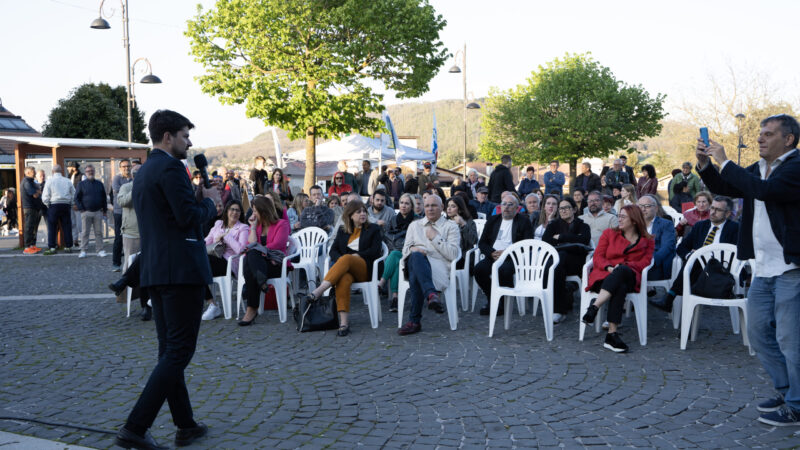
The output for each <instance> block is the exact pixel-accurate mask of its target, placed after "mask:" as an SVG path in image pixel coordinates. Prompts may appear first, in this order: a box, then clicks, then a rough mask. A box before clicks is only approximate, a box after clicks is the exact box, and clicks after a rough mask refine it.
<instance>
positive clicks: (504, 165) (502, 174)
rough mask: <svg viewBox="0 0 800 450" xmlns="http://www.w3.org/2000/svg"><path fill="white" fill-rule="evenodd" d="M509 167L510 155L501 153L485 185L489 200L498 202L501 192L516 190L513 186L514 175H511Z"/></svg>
mask: <svg viewBox="0 0 800 450" xmlns="http://www.w3.org/2000/svg"><path fill="white" fill-rule="evenodd" d="M510 167H511V157H510V156H508V155H503V157H502V158H500V164H498V165H497V167H496V168H495V169H494V171H493V172H492V175H491V176H490V177H489V184H487V185H486V187H488V188H489V201H491V202H494V203H500V197H501V195H502V193H503V192H506V191H512V192H516V191H517V189H516V188H515V187H514V177H513V176H512V175H511V170H510V169H509V168H510Z"/></svg>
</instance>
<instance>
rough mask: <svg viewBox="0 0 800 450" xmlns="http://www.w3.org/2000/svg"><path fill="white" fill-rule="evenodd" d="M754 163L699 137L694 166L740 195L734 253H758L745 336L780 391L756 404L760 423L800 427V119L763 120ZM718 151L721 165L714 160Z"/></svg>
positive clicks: (714, 187)
mask: <svg viewBox="0 0 800 450" xmlns="http://www.w3.org/2000/svg"><path fill="white" fill-rule="evenodd" d="M760 126H761V130H760V132H759V135H758V154H759V156H761V159H760V160H759V161H758V162H756V163H755V164H753V165H751V166H750V167H747V168H744V167H739V166H738V165H737V164H736V163H734V162H733V161H730V160H729V159H728V157H727V155H726V154H725V148H724V147H722V145H721V144H719V143H718V142H714V141H710V142H709V144H710V145H708V146H707V145H705V144H704V143H703V141H702V140H700V139H698V140H697V151H696V156H697V166H698V167H697V168H698V173H699V174H700V177H701V178H702V179H703V181H704V182H705V183H706V186H707V187H708V188H709V190H710V191H711V192H715V193H717V194H722V195H729V196H731V197H737V198H742V199H743V200H744V207H743V209H742V221H741V225H740V230H739V239H738V241H737V246H736V247H737V252H736V257H737V258H739V259H753V260H754V261H753V264H752V267H753V279H752V282H751V283H750V290H749V291H748V292H747V315H748V321H747V335H748V337H749V338H750V345H751V348H752V349H753V350H755V352H756V355H758V359H759V360H760V361H761V364H762V365H763V366H764V369H765V370H766V372H767V373H768V374H769V375H770V377H771V378H772V383H773V387H774V388H775V390H776V391H777V392H778V395H777V396H776V397H773V398H770V399H767V400H765V401H763V402H761V403H759V404H758V405H757V406H758V408H757V409H758V410H759V412H761V413H762V414H761V416H760V417H759V418H758V420H759V421H760V422H763V423H766V424H767V425H772V426H798V425H800V333H798V332H797V324H798V322H800V239H798V238H797V235H798V233H799V232H800V197H798V196H797V193H798V192H800V155H798V151H797V142H798V138H800V125H799V124H798V123H797V120H796V119H795V118H794V117H792V116H789V115H786V114H778V115H775V116H770V117H767V118H766V119H764V120H762V121H761V124H760ZM709 157H713V158H714V160H715V161H716V162H717V164H719V165H720V168H719V170H718V169H717V168H716V167H714V166H713V165H711V164H710V161H709Z"/></svg>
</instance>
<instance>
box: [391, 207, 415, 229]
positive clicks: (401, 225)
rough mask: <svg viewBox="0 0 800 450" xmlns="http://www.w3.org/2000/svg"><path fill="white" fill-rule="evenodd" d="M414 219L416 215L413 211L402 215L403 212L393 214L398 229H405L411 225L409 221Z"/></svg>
mask: <svg viewBox="0 0 800 450" xmlns="http://www.w3.org/2000/svg"><path fill="white" fill-rule="evenodd" d="M414 219H416V215H415V214H414V211H409V212H408V215H407V216H405V217H403V214H400V213H398V214H397V215H396V216H395V221H396V222H397V229H398V230H407V229H408V226H409V225H411V222H413V221H414Z"/></svg>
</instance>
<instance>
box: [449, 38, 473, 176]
mask: <svg viewBox="0 0 800 450" xmlns="http://www.w3.org/2000/svg"><path fill="white" fill-rule="evenodd" d="M459 53H461V66H462V67H463V70H462V68H461V67H459V66H458V54H459ZM453 59H454V61H453V67H451V68H450V70H449V71H448V72H450V73H460V74H461V80H462V83H463V84H464V153H463V161H462V163H463V164H464V178H466V177H467V110H468V109H480V108H481V105H479V104H477V103H475V102H469V103H467V102H468V99H467V44H466V42H465V43H464V49H463V50H458V51H456V54H455V55H453Z"/></svg>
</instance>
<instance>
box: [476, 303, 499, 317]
mask: <svg viewBox="0 0 800 450" xmlns="http://www.w3.org/2000/svg"><path fill="white" fill-rule="evenodd" d="M504 312H505V308H502V307H500V308H497V315H498V316H502V315H503V313H504ZM480 313H481V315H482V316H488V315H489V305H486V306H484V307H483V308H481V310H480Z"/></svg>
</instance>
